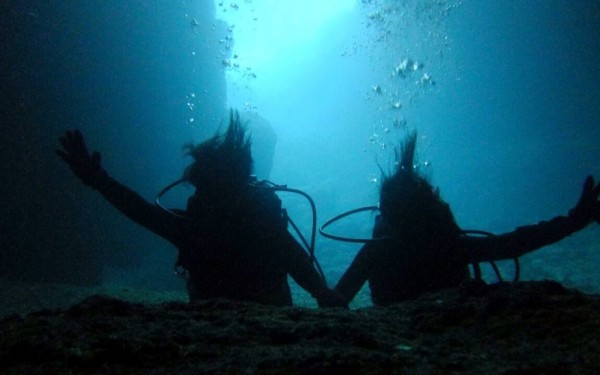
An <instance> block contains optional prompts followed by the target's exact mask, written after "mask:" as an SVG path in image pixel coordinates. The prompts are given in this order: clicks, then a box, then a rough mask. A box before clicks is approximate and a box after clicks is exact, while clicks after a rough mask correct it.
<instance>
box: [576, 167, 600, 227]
mask: <svg viewBox="0 0 600 375" xmlns="http://www.w3.org/2000/svg"><path fill="white" fill-rule="evenodd" d="M599 195H600V184H597V185H596V184H595V182H594V177H592V176H588V177H587V178H586V179H585V182H584V183H583V191H582V192H581V197H580V198H579V202H577V205H576V206H575V208H573V209H572V210H571V211H569V218H571V219H572V220H573V224H574V225H575V227H576V228H577V230H579V229H583V228H584V227H585V226H587V225H588V224H589V223H591V222H592V221H594V220H595V221H596V222H598V223H600V201H598V196H599Z"/></svg>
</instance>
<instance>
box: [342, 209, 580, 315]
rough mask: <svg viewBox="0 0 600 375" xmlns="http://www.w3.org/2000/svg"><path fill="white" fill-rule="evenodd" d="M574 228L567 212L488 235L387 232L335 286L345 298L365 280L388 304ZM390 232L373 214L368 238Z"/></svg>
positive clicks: (376, 299)
mask: <svg viewBox="0 0 600 375" xmlns="http://www.w3.org/2000/svg"><path fill="white" fill-rule="evenodd" d="M579 229H581V226H578V225H577V224H576V223H574V222H573V220H571V219H570V218H569V217H565V216H559V217H556V218H554V219H552V220H550V221H547V222H541V223H539V224H536V225H530V226H524V227H519V228H517V229H516V230H515V231H513V232H509V233H506V234H502V235H498V236H492V237H469V236H465V235H462V234H461V232H460V230H452V229H451V230H448V231H446V232H445V233H444V232H442V233H440V232H436V231H431V232H429V233H426V234H425V235H420V236H414V235H412V234H410V233H409V234H408V235H406V236H402V235H395V236H390V237H389V238H386V239H383V240H380V241H374V242H370V243H367V244H365V245H364V246H363V247H362V248H361V250H360V251H359V253H358V254H357V256H356V258H355V259H354V261H353V262H352V264H351V265H350V267H349V268H348V270H347V271H346V272H345V273H344V275H343V276H342V278H341V279H340V281H339V283H338V284H337V286H336V287H335V290H336V291H338V292H339V293H341V294H342V295H343V296H344V298H345V299H346V301H347V302H349V301H351V300H352V299H353V298H354V296H355V295H356V293H358V291H359V290H360V288H361V287H362V286H363V284H364V283H365V282H366V281H368V282H369V287H370V289H371V299H372V301H373V304H375V305H380V306H387V305H390V304H393V303H397V302H400V301H403V300H407V299H412V298H416V297H417V296H419V295H420V294H422V293H425V292H432V291H437V290H440V289H443V288H449V287H455V286H458V285H459V284H461V283H462V282H463V281H465V280H467V279H469V277H470V276H469V269H468V264H470V263H473V262H483V261H490V260H502V259H511V258H515V257H518V256H521V255H523V254H526V253H528V252H531V251H533V250H536V249H538V248H540V247H543V246H546V245H549V244H552V243H554V242H557V241H559V240H561V239H563V238H565V237H566V236H568V235H570V234H572V233H574V232H576V231H577V230H579ZM391 232H392V230H391V227H390V226H389V225H387V224H386V223H385V221H384V219H383V218H382V217H381V216H377V218H376V220H375V226H374V230H373V237H374V238H379V237H384V236H387V235H390V233H391Z"/></svg>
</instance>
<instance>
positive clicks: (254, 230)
mask: <svg viewBox="0 0 600 375" xmlns="http://www.w3.org/2000/svg"><path fill="white" fill-rule="evenodd" d="M94 188H96V189H97V190H98V191H99V192H100V193H101V194H102V195H103V196H104V197H105V198H106V199H107V200H108V201H109V202H110V203H111V204H112V205H113V206H115V207H116V208H117V209H118V210H119V211H121V212H122V213H123V214H124V215H126V216H127V217H128V218H130V219H132V220H133V221H135V222H137V223H138V224H140V225H142V226H144V227H146V228H147V229H149V230H151V231H152V232H154V233H156V234H158V235H159V236H161V237H163V238H165V239H167V240H168V241H170V242H171V243H172V244H174V245H175V246H176V247H177V248H178V249H179V258H178V264H179V265H180V266H182V267H184V268H185V269H186V270H187V272H188V274H189V279H188V293H189V297H190V300H197V299H205V298H213V297H223V298H230V299H234V300H241V301H255V302H260V303H264V304H270V305H291V304H292V297H291V293H290V288H289V285H288V281H287V275H288V274H289V275H290V276H291V277H292V278H293V279H294V280H295V281H296V282H297V283H298V284H299V285H300V286H301V287H302V288H304V289H305V290H307V291H308V292H310V293H311V295H313V297H315V298H318V297H319V295H320V294H321V293H323V292H326V291H328V290H329V289H327V286H326V285H325V283H324V281H323V280H322V279H321V278H320V276H319V275H318V273H317V272H316V270H315V269H314V267H313V266H312V263H311V261H310V258H309V257H308V255H307V253H306V252H305V251H304V250H303V249H302V248H301V247H300V245H299V244H298V242H297V241H296V240H295V239H294V238H293V237H292V236H291V235H290V233H289V232H288V231H287V221H286V218H285V217H284V215H283V214H282V210H281V202H280V201H279V199H278V198H277V196H276V195H275V194H274V193H273V191H270V190H266V189H251V188H249V189H248V191H247V192H246V194H245V195H244V197H243V199H240V202H239V203H240V204H238V205H237V206H236V207H237V208H236V211H235V212H231V211H228V210H221V211H217V210H213V211H208V212H207V213H205V214H203V213H202V212H200V213H199V214H195V215H194V217H193V219H192V218H188V217H178V216H176V215H172V214H170V213H168V212H166V211H164V210H162V209H161V208H159V207H157V206H155V205H153V204H150V203H148V202H147V201H146V200H144V199H143V198H142V197H141V196H140V195H138V194H137V193H136V192H134V191H133V190H131V189H129V188H128V187H126V186H124V185H122V184H120V183H119V182H117V181H116V180H114V179H113V178H111V177H109V176H108V175H106V174H103V176H102V177H101V178H100V179H98V180H97V181H96V182H95V184H94ZM179 213H180V214H182V216H183V215H185V214H186V212H185V211H181V212H179Z"/></svg>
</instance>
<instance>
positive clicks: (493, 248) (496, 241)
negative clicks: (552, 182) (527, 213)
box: [465, 176, 600, 262]
mask: <svg viewBox="0 0 600 375" xmlns="http://www.w3.org/2000/svg"><path fill="white" fill-rule="evenodd" d="M599 195H600V184H595V182H594V178H593V177H592V176H588V177H587V178H586V180H585V182H584V184H583V190H582V192H581V196H580V198H579V201H578V202H577V204H576V205H575V207H574V208H573V209H571V210H570V211H569V214H568V215H567V216H558V217H555V218H553V219H552V220H549V221H543V222H541V223H538V224H535V225H528V226H523V227H519V228H517V229H516V230H514V231H513V232H510V233H505V234H502V235H499V236H493V237H485V238H484V237H478V238H467V239H465V248H466V250H467V256H468V258H469V261H471V262H483V261H490V260H501V259H511V258H516V257H520V256H521V255H524V254H527V253H529V252H531V251H534V250H536V249H539V248H540V247H543V246H547V245H550V244H553V243H555V242H557V241H560V240H562V239H563V238H565V237H567V236H570V235H571V234H573V233H575V232H578V231H580V230H582V229H583V228H585V227H587V226H588V225H589V224H590V223H591V222H592V221H594V220H595V221H596V222H599V223H600V202H599V201H598V196H599Z"/></svg>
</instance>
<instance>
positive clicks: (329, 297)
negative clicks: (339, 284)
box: [314, 288, 348, 309]
mask: <svg viewBox="0 0 600 375" xmlns="http://www.w3.org/2000/svg"><path fill="white" fill-rule="evenodd" d="M314 297H315V298H316V299H317V303H318V304H319V307H343V308H346V309H347V308H348V304H347V303H346V301H344V297H342V295H341V294H340V293H338V292H336V291H335V290H333V289H329V288H325V289H323V290H321V291H319V293H316V295H314Z"/></svg>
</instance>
